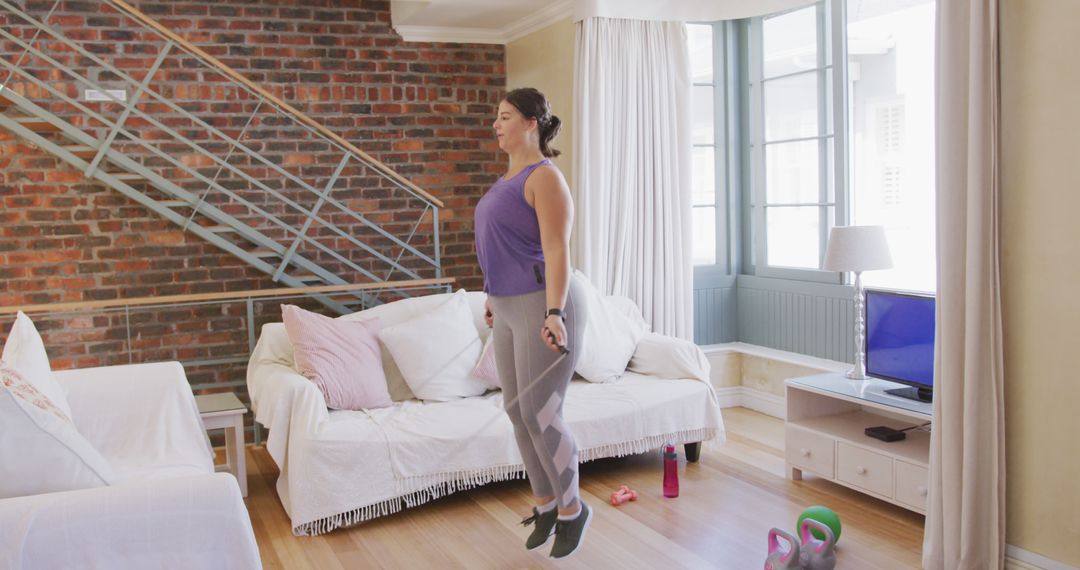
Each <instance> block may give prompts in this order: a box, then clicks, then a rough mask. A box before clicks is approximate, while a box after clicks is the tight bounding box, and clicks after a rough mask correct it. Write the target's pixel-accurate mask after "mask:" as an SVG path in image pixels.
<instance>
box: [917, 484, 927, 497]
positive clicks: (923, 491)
mask: <svg viewBox="0 0 1080 570" xmlns="http://www.w3.org/2000/svg"><path fill="white" fill-rule="evenodd" d="M915 490H916V491H918V492H919V496H920V497H925V496H926V487H925V486H923V485H919V486H918V487H915Z"/></svg>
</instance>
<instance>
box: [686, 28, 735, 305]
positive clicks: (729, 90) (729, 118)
mask: <svg viewBox="0 0 1080 570" xmlns="http://www.w3.org/2000/svg"><path fill="white" fill-rule="evenodd" d="M690 24H692V25H700V26H708V27H710V28H711V30H712V68H713V78H712V83H699V82H691V84H690V85H691V90H693V88H694V87H698V86H711V87H712V89H713V98H712V101H713V141H712V144H700V143H692V145H691V148H692V149H697V148H704V147H710V146H711V147H712V148H713V181H714V184H715V191H714V193H713V203H712V204H711V205H704V204H703V205H694V204H691V220H692V219H693V211H694V210H695V209H697V208H713V214H714V216H715V218H714V229H715V234H714V236H713V239H714V247H715V250H714V255H715V257H714V260H713V263H708V264H696V263H695V264H694V275H695V284H696V283H697V282H698V281H702V282H712V281H714V280H715V279H716V278H718V277H720V276H723V275H736V274H738V273H739V272H740V271H741V267H742V247H741V240H740V239H739V238H738V236H739V233H740V232H741V231H742V229H741V228H742V225H743V224H742V217H741V209H742V208H741V204H742V201H743V197H742V180H743V176H742V172H743V167H742V166H741V164H740V163H741V160H742V155H743V153H742V140H743V138H742V137H743V133H742V130H741V124H742V120H741V119H740V115H741V111H742V107H743V105H742V94H741V93H740V88H739V82H738V80H737V78H738V77H740V76H741V73H742V67H743V66H742V64H741V63H740V59H741V58H740V56H739V54H740V49H739V43H738V42H739V39H738V38H739V33H738V27H737V24H736V22H732V21H726V22H690ZM691 152H693V150H692V151H691ZM695 286H696V285H695Z"/></svg>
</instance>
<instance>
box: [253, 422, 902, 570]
mask: <svg viewBox="0 0 1080 570" xmlns="http://www.w3.org/2000/svg"><path fill="white" fill-rule="evenodd" d="M724 421H725V424H726V427H727V434H728V441H727V443H726V444H724V445H722V446H706V447H705V448H704V449H703V451H702V457H701V461H700V462H699V463H693V464H686V465H683V466H682V468H681V470H680V483H681V495H680V496H679V497H678V498H675V499H665V498H664V497H663V496H662V495H661V492H660V491H661V489H660V487H661V479H662V472H661V461H660V458H659V456H658V454H655V453H650V454H646V455H639V456H634V457H626V458H621V459H608V460H599V461H593V462H589V463H586V464H583V465H582V466H581V492H582V497H583V498H584V500H585V501H586V502H588V503H589V505H590V506H592V507H593V508H594V509H595V518H594V519H593V522H592V525H591V526H590V527H589V532H588V534H587V535H586V542H585V544H584V546H582V548H581V550H579V551H578V552H577V553H576V554H575V555H574V556H573V557H572V558H570V559H568V560H565V561H563V562H555V561H553V560H551V559H549V558H547V552H546V549H541V550H538V551H536V552H532V553H530V552H526V551H525V547H524V542H525V537H526V536H527V534H528V530H527V529H525V528H524V527H522V526H521V525H520V524H519V521H520V520H521V518H522V516H524V515H525V514H527V513H528V512H529V509H530V506H531V503H530V493H529V487H528V484H527V483H526V482H525V481H509V482H504V483H495V484H491V485H487V486H484V487H480V488H478V489H474V490H471V491H464V492H460V493H456V494H454V495H450V496H449V497H444V498H442V499H438V500H436V501H432V502H430V503H427V504H425V505H423V506H420V507H417V508H414V509H406V510H405V511H402V512H400V513H397V514H394V515H390V516H387V517H382V518H380V519H376V520H374V521H370V522H367V523H364V524H362V525H360V526H357V527H353V528H350V529H344V530H337V531H334V532H331V533H329V534H326V535H322V536H318V537H296V536H293V534H292V531H291V527H290V524H289V519H288V516H287V515H286V514H285V510H284V509H283V508H282V506H281V503H280V501H278V498H277V493H276V492H275V490H274V482H275V481H276V478H277V468H276V467H275V466H274V463H273V460H271V459H270V456H269V454H267V452H266V450H265V449H264V448H261V447H258V448H256V447H249V448H248V450H247V457H248V468H249V470H250V478H249V485H250V496H249V498H248V499H247V506H248V511H249V512H250V513H251V521H252V525H253V526H254V528H255V537H256V539H257V540H258V543H259V551H260V553H261V554H262V561H263V565H264V567H265V568H267V569H276V568H287V569H290V570H293V569H305V568H313V569H314V568H318V569H320V570H330V569H337V568H341V569H345V568H350V569H353V568H409V569H413V568H554V567H559V568H620V569H628V568H665V569H667V568H731V569H738V570H742V569H752V568H761V567H762V564H763V563H764V560H765V555H766V549H767V546H766V536H767V534H768V532H769V529H770V528H772V527H774V526H777V527H781V528H784V529H786V530H789V531H791V530H793V527H794V526H795V520H796V518H797V517H798V515H799V513H800V512H802V509H804V508H805V507H807V506H809V505H815V504H823V505H827V506H829V507H830V508H832V509H833V510H835V511H836V512H837V513H838V514H839V515H840V519H841V521H842V522H843V535H842V538H841V540H840V547H839V549H838V551H837V552H838V558H839V564H838V565H837V568H852V569H860V570H861V569H868V568H917V567H919V563H920V560H919V553H920V551H921V549H922V533H923V517H922V516H921V515H917V514H915V513H912V512H909V511H906V510H904V509H901V508H899V507H896V506H893V505H890V504H888V503H884V502H881V501H878V500H876V499H871V498H869V497H866V496H865V495H862V494H859V493H856V492H854V491H851V490H849V489H847V488H845V487H842V486H839V485H836V484H833V483H830V482H828V481H823V480H820V479H816V478H814V477H813V476H811V475H809V474H807V476H806V479H805V480H804V481H788V480H786V479H785V478H784V461H783V430H784V426H783V422H782V421H780V420H777V419H775V418H772V417H769V416H765V415H762V414H759V413H756V412H753V411H750V410H747V409H745V408H727V409H725V410H724ZM681 455H682V452H681V450H680V456H681ZM621 484H627V485H630V486H631V487H632V488H634V489H636V490H638V491H639V493H640V495H641V496H640V498H639V499H638V500H637V501H636V502H633V503H627V504H625V505H623V506H620V507H613V506H611V504H610V503H608V502H607V499H608V497H609V495H610V494H611V491H613V490H614V489H615V488H617V487H618V486H619V485H621Z"/></svg>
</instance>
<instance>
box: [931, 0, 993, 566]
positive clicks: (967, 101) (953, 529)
mask: <svg viewBox="0 0 1080 570" xmlns="http://www.w3.org/2000/svg"><path fill="white" fill-rule="evenodd" d="M999 14H1000V12H999V4H998V0H938V3H937V26H938V28H937V33H936V35H937V54H938V60H937V69H936V74H937V77H936V81H937V95H936V97H937V101H936V103H937V120H936V123H937V124H936V132H937V150H936V152H937V157H936V163H937V188H938V192H937V212H938V218H937V243H938V246H937V250H938V261H937V264H938V303H937V319H938V322H937V346H936V347H935V353H936V359H935V360H936V364H935V367H936V369H935V370H934V377H935V386H934V429H933V432H932V434H931V437H930V493H929V499H928V504H927V517H926V531H925V535H924V539H923V566H925V567H926V568H928V569H939V568H941V569H948V570H954V569H964V568H979V569H982V568H1002V567H1003V566H1004V561H1005V409H1004V408H1005V407H1004V402H1003V397H1004V369H1003V366H1004V365H1003V348H1002V336H1001V335H1002V325H1001V271H1000V255H999V252H1000V232H999V215H998V213H999V209H998V204H999V203H1000V202H999V201H1000V198H999V196H1000V186H1001V183H1000V177H999V160H998V155H999V149H1000V141H1001V134H1000V120H999V119H1000V107H1001V103H1000V101H1001V96H1000V93H1001V85H1000V74H999V69H1000V68H999V35H998V21H999Z"/></svg>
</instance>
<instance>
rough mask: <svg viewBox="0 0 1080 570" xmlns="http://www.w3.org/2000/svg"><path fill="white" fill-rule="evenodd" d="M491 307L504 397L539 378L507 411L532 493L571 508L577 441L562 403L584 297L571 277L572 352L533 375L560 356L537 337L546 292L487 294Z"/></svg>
mask: <svg viewBox="0 0 1080 570" xmlns="http://www.w3.org/2000/svg"><path fill="white" fill-rule="evenodd" d="M491 309H492V312H493V313H494V314H495V324H494V330H493V334H494V335H495V341H494V342H495V364H496V366H497V367H498V369H499V380H500V382H501V384H502V390H503V401H506V402H509V401H510V400H511V399H513V398H515V397H516V396H517V395H518V394H519V393H521V392H522V391H523V390H525V389H526V388H527V387H528V386H529V385H530V384H532V383H533V382H534V381H535V382H536V383H537V384H536V386H534V387H533V388H532V389H531V390H529V391H528V392H526V393H524V395H523V396H522V397H521V398H520V399H519V400H518V401H517V403H515V404H514V405H513V406H511V407H510V408H509V409H508V410H507V414H508V415H509V416H510V421H511V423H513V424H514V437H515V438H516V439H517V444H518V449H519V450H520V452H521V457H522V459H523V460H524V461H525V471H526V472H527V473H528V475H529V484H530V485H531V486H532V491H533V494H534V495H535V496H537V497H547V496H552V495H554V496H555V500H556V501H557V503H558V505H559V507H562V508H564V509H565V508H571V507H574V506H576V505H577V504H578V502H579V501H580V498H579V496H578V452H577V443H576V442H575V441H574V434H573V433H571V432H570V428H569V426H567V424H566V422H565V421H563V416H562V408H563V399H564V398H565V397H566V388H567V387H568V386H569V385H570V377H571V376H572V375H573V374H574V368H575V366H576V365H577V360H578V355H579V352H580V351H579V350H578V349H579V348H580V347H581V338H582V336H583V335H584V333H585V320H586V319H587V318H588V310H587V308H586V307H585V304H584V296H583V295H582V294H581V291H580V289H579V288H578V286H576V285H575V284H574V281H573V280H571V281H570V291H569V294H568V295H567V297H566V307H565V312H566V336H567V339H566V347H567V348H568V349H570V354H568V355H566V357H564V358H563V359H562V361H561V362H559V363H558V364H557V365H556V366H555V367H554V368H552V369H551V370H550V371H548V373H547V374H545V375H544V376H543V377H542V378H537V376H538V375H539V374H540V373H541V372H543V371H544V370H545V369H546V368H547V367H548V366H551V364H552V363H553V362H555V361H556V359H558V358H559V357H560V354H559V353H556V352H552V351H551V349H549V348H548V347H547V345H545V344H544V342H543V341H542V340H541V338H540V328H541V327H543V326H544V313H546V312H547V300H546V296H545V293H544V291H543V290H540V291H536V292H535V293H527V294H525V295H514V296H508V297H491Z"/></svg>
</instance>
